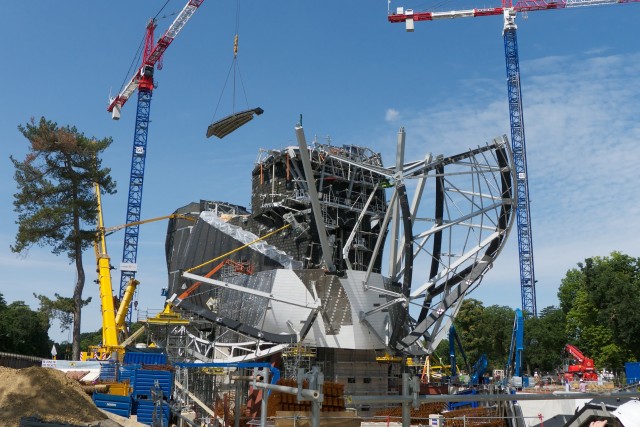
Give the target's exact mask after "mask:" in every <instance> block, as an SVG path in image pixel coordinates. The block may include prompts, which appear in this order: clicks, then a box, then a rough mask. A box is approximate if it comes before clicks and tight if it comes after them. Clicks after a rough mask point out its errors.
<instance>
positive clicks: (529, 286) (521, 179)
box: [388, 0, 640, 316]
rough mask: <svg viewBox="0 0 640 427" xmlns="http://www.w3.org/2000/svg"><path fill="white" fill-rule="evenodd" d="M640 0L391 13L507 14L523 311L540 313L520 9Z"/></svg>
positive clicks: (524, 2) (409, 20)
mask: <svg viewBox="0 0 640 427" xmlns="http://www.w3.org/2000/svg"><path fill="white" fill-rule="evenodd" d="M638 1H640V0H558V1H555V0H520V1H518V2H517V3H516V4H515V5H513V4H512V1H511V0H502V7H491V8H485V9H468V10H455V11H448V12H414V11H413V10H411V9H404V8H398V9H397V13H395V14H391V13H389V15H388V20H389V22H391V23H398V22H404V23H405V25H406V29H407V31H409V32H412V31H413V30H414V22H415V21H434V20H438V19H451V18H473V17H477V16H495V15H502V16H503V17H504V28H503V31H502V34H503V38H504V50H505V60H506V68H507V93H508V100H509V119H510V125H511V146H512V151H513V157H514V164H515V170H516V186H517V193H516V194H517V196H516V197H517V198H516V222H517V228H518V255H519V260H520V293H521V298H522V311H525V312H528V313H530V314H532V315H533V316H537V313H538V311H537V307H536V289H535V283H536V280H535V272H534V265H533V242H532V233H531V215H530V211H529V183H528V176H527V160H526V158H527V156H526V145H525V137H524V116H523V108H522V91H521V88H520V62H519V59H518V41H517V37H516V28H517V27H516V24H515V17H516V13H517V12H533V11H537V10H549V9H565V8H573V7H579V6H597V5H607V4H619V3H632V2H638Z"/></svg>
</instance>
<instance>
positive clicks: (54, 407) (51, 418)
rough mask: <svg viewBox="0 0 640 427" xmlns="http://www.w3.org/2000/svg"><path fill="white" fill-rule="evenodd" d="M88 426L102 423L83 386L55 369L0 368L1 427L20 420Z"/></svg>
mask: <svg viewBox="0 0 640 427" xmlns="http://www.w3.org/2000/svg"><path fill="white" fill-rule="evenodd" d="M30 416H37V417H39V418H41V419H42V420H43V421H48V422H57V423H67V424H81V425H82V424H87V423H96V422H98V421H101V420H104V419H106V418H107V416H106V415H105V414H104V413H102V412H101V411H100V410H99V409H98V408H96V405H95V404H94V403H93V401H92V400H91V397H90V396H89V395H88V394H86V393H85V392H84V391H83V390H82V386H81V385H80V384H79V383H78V382H77V381H76V380H73V379H70V378H68V377H67V376H66V375H65V373H64V372H62V371H58V370H56V369H50V368H41V367H37V366H33V367H30V368H25V369H11V368H4V367H0V426H17V425H19V424H20V418H22V417H30Z"/></svg>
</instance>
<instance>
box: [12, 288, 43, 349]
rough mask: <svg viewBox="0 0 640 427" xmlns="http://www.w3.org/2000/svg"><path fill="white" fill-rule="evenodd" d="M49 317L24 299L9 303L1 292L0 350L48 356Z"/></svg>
mask: <svg viewBox="0 0 640 427" xmlns="http://www.w3.org/2000/svg"><path fill="white" fill-rule="evenodd" d="M48 330H49V319H47V318H46V317H44V316H42V315H41V313H39V312H37V311H33V310H31V309H30V308H29V307H28V306H27V305H26V304H25V303H24V302H23V301H15V302H13V303H11V304H9V305H7V304H6V303H5V301H4V298H3V297H2V295H1V294H0V351H3V352H7V353H17V354H25V355H28V356H38V357H48V354H49V349H50V347H49V344H50V341H49V335H48V334H47V331H48Z"/></svg>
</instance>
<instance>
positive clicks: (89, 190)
mask: <svg viewBox="0 0 640 427" xmlns="http://www.w3.org/2000/svg"><path fill="white" fill-rule="evenodd" d="M18 129H19V130H20V132H21V133H22V134H23V135H24V137H25V138H26V139H27V141H28V142H29V152H28V154H27V156H26V158H25V159H24V161H18V160H16V159H15V158H13V156H12V157H11V161H12V162H13V164H14V166H15V180H16V184H17V187H18V192H17V193H16V194H14V202H13V204H14V207H15V211H16V212H17V213H18V220H17V221H16V223H17V224H18V233H17V235H16V241H15V244H14V245H12V246H11V250H12V251H14V252H18V253H23V252H25V251H28V249H29V248H30V247H32V246H33V245H39V246H51V247H52V248H53V250H52V252H53V253H54V254H56V255H59V254H62V253H64V254H66V255H67V257H68V258H69V260H70V261H71V262H72V263H75V267H76V272H77V279H76V282H75V286H74V291H73V297H72V299H73V302H74V307H73V358H74V359H75V360H77V359H79V358H80V340H79V337H80V324H81V310H82V305H83V300H82V291H83V289H84V283H85V272H84V266H83V263H82V252H83V251H84V250H85V249H86V248H87V247H89V246H90V245H91V244H92V242H93V241H94V239H95V228H96V226H95V220H96V214H97V201H96V195H95V193H94V183H98V184H99V185H100V187H101V189H102V191H103V192H104V193H107V194H113V193H115V182H114V181H113V180H112V179H111V176H110V175H109V172H110V169H109V168H103V167H102V162H101V159H100V154H101V153H102V152H103V151H104V150H105V149H106V148H107V147H109V145H111V142H112V140H111V138H104V139H100V140H97V139H95V138H88V137H86V136H85V135H84V134H83V133H80V132H78V130H77V129H76V128H75V127H71V126H64V127H59V126H58V125H57V124H56V123H54V122H52V121H48V120H46V119H45V118H44V117H42V118H41V119H40V120H39V121H38V122H36V121H35V120H34V119H31V121H30V122H28V123H26V124H25V125H20V126H18Z"/></svg>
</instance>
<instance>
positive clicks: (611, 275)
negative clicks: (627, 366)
mask: <svg viewBox="0 0 640 427" xmlns="http://www.w3.org/2000/svg"><path fill="white" fill-rule="evenodd" d="M558 298H559V300H560V307H561V308H562V311H563V312H564V313H565V315H566V319H567V322H566V330H565V333H566V336H567V338H568V342H569V343H571V344H574V345H576V346H577V347H578V348H580V349H581V350H582V352H583V353H584V354H586V355H589V356H590V357H592V358H593V359H594V361H595V363H596V366H604V367H609V368H610V369H611V367H613V366H620V365H621V364H622V363H624V362H625V361H630V360H638V358H639V357H640V311H639V310H638V307H640V258H633V257H630V256H628V255H624V254H622V253H620V252H612V253H611V255H610V256H605V257H593V258H587V259H586V260H585V261H584V263H578V268H574V269H571V270H569V271H568V272H567V275H566V277H565V278H564V279H563V280H562V283H561V284H560V288H559V290H558Z"/></svg>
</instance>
